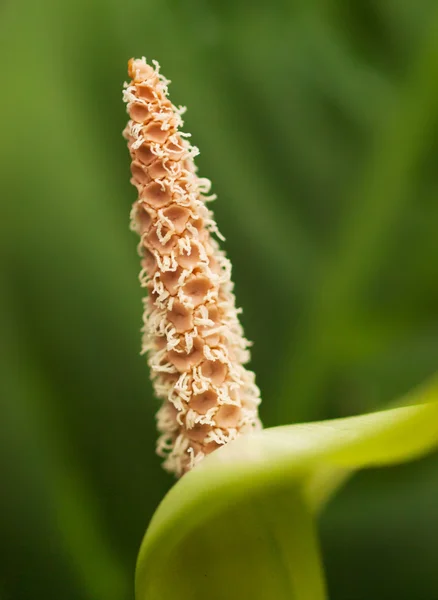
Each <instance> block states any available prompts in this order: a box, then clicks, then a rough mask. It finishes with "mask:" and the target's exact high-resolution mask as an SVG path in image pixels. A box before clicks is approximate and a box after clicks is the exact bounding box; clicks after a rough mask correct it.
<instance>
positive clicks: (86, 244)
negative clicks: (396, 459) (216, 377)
mask: <svg viewBox="0 0 438 600" xmlns="http://www.w3.org/2000/svg"><path fill="white" fill-rule="evenodd" d="M0 49H1V53H0V66H1V74H2V86H1V87H2V92H1V100H0V115H1V141H0V174H1V202H2V204H1V217H0V248H1V262H2V265H1V266H2V268H1V290H0V298H1V300H0V301H1V308H0V315H1V316H0V320H1V321H0V327H1V367H0V369H1V372H0V387H1V401H2V408H1V425H0V440H1V441H0V444H1V446H0V447H1V459H0V468H1V474H0V481H1V495H0V536H1V541H2V553H3V556H2V561H1V563H0V598H1V600H25V599H26V600H27V599H30V598H32V599H33V600H37V599H43V598H44V599H47V598H62V599H63V600H125V599H126V600H128V599H132V597H133V591H132V581H133V572H134V564H135V558H136V553H137V550H138V547H139V544H140V540H141V537H142V535H143V532H144V530H145V528H146V526H147V523H148V521H149V519H150V517H151V515H152V513H153V511H154V509H155V507H156V506H157V504H158V502H159V501H160V499H161V498H162V496H163V495H164V493H165V492H166V490H167V489H168V488H169V487H170V486H171V485H172V482H173V480H172V478H171V477H170V476H168V475H166V474H165V473H164V472H163V471H162V469H161V467H160V462H159V459H158V458H157V457H156V456H155V454H154V444H155V438H156V435H155V423H154V413H155V411H156V409H157V401H156V400H155V399H154V398H153V396H152V392H151V386H150V383H149V380H148V370H147V367H146V364H145V360H144V358H142V357H140V356H139V348H140V333H139V329H140V325H141V302H140V298H141V292H140V287H139V285H138V282H137V273H138V271H139V264H138V262H139V261H138V257H137V255H136V243H137V240H136V238H135V236H134V235H133V234H132V233H131V232H130V231H129V229H128V220H129V219H128V217H129V211H130V206H131V203H132V202H133V200H134V198H135V192H134V189H133V188H131V186H130V184H129V164H128V153H127V150H126V148H125V143H124V140H123V139H122V137H121V130H122V128H123V127H124V124H125V122H126V114H125V112H124V107H123V105H122V101H121V86H122V83H123V81H124V80H125V79H126V77H127V76H126V62H127V59H128V58H129V57H131V56H142V55H146V57H147V58H148V59H152V58H156V59H158V60H159V61H160V63H161V66H162V71H163V72H164V74H165V75H166V76H167V77H169V78H170V79H171V80H172V82H173V83H172V86H171V97H172V100H173V101H174V103H175V104H185V105H187V106H188V108H189V111H188V113H187V115H186V127H185V129H186V131H190V132H192V134H193V143H194V144H195V145H197V146H199V147H200V149H201V156H200V157H199V160H198V164H199V166H200V171H201V174H202V175H204V176H207V177H209V178H211V179H212V180H213V184H214V191H215V192H216V193H217V194H218V195H219V200H218V201H217V203H215V205H214V209H215V213H216V216H217V220H218V222H219V226H220V228H221V230H222V232H223V233H224V234H225V236H226V237H227V242H226V249H227V251H228V253H229V255H230V257H231V259H232V262H233V265H234V279H235V281H236V292H237V298H238V303H239V305H241V306H243V307H244V314H243V321H244V325H245V329H246V334H247V336H248V337H249V338H250V339H252V340H254V341H255V345H254V348H253V362H252V366H253V368H254V369H255V371H256V373H257V377H258V383H259V385H260V387H261V389H262V395H263V399H264V402H263V405H262V408H261V413H262V418H263V421H264V423H265V424H266V425H268V426H269V425H274V424H280V423H287V422H292V421H298V420H310V419H322V418H329V417H334V416H344V415H349V414H357V413H359V412H362V411H367V410H372V409H375V408H376V407H380V406H384V405H385V403H386V402H389V401H391V400H393V399H394V398H396V397H398V396H399V395H400V394H403V393H405V392H406V391H408V390H409V389H410V388H411V387H412V386H415V385H416V384H418V383H420V382H421V381H422V380H423V379H424V378H426V377H427V376H429V375H431V374H432V373H433V371H434V370H435V369H436V366H437V364H438V268H437V265H438V201H437V197H438V170H437V162H438V136H437V132H438V5H437V3H436V2H434V1H433V0H406V1H403V2H401V1H400V0H356V1H355V2H348V1H347V0H325V1H323V0H313V1H312V0H308V1H304V0H301V1H298V0H297V1H285V0H284V1H282V0H273V1H272V2H258V1H257V0H208V1H207V0H204V1H202V0H185V1H184V2H177V1H176V0H173V1H171V0H167V1H164V0H155V1H154V2H152V1H150V0H142V1H141V2H138V1H136V0H125V1H124V2H120V1H116V0H76V2H73V3H70V2H67V3H60V2H55V1H54V0H41V1H40V2H33V1H32V0H19V1H16V2H12V0H3V2H2V3H1V5H0ZM437 498H438V461H437V457H436V456H435V457H429V458H428V459H425V460H422V461H420V462H417V463H416V464H412V465H407V466H404V467H397V468H393V469H385V470H382V471H377V470H376V471H369V472H366V473H363V474H361V475H359V476H357V477H355V478H354V479H353V480H352V481H351V482H350V483H349V484H348V485H347V486H346V487H345V488H344V489H343V491H342V492H341V493H340V495H338V496H337V498H336V499H335V500H334V501H333V502H332V503H331V505H330V506H329V508H328V510H327V511H326V512H325V514H324V516H323V518H322V521H321V536H322V544H323V550H324V557H325V562H326V566H327V572H328V581H329V588H330V597H331V599H332V600H369V599H371V598H373V599H374V598H375V599H383V600H385V599H388V600H389V599H397V600H408V599H409V600H413V599H415V600H438V569H437V564H438V501H437ZM169 575H170V576H171V572H170V573H169ZM176 600H177V599H176Z"/></svg>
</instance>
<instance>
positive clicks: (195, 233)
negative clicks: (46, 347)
mask: <svg viewBox="0 0 438 600" xmlns="http://www.w3.org/2000/svg"><path fill="white" fill-rule="evenodd" d="M129 76H130V78H131V80H130V82H129V83H127V84H125V89H124V99H125V101H126V103H127V110H128V113H129V116H130V120H129V122H128V125H127V127H126V129H125V131H124V135H125V138H126V139H127V141H128V148H129V152H130V155H131V160H132V162H131V173H132V179H131V182H132V183H133V184H134V185H135V187H136V188H137V191H138V198H137V199H136V201H135V202H134V205H133V209H132V214H131V220H132V228H133V229H134V230H135V231H136V232H137V233H138V234H139V235H140V244H139V253H140V256H141V264H142V270H141V273H140V281H141V285H142V286H143V287H144V288H145V289H146V290H147V296H146V298H145V300H144V306H145V312H144V330H143V331H144V341H143V351H144V352H146V353H148V361H149V365H150V368H151V374H152V380H153V384H154V388H155V392H156V395H157V396H158V397H159V398H160V399H161V400H162V402H163V404H162V407H161V408H160V410H159V411H158V429H159V431H160V433H161V435H160V437H159V440H158V453H159V454H160V455H162V456H163V457H164V458H165V461H164V466H165V468H166V469H167V470H169V471H171V472H173V473H175V474H176V475H177V476H181V475H183V477H181V478H180V480H179V481H178V482H177V483H176V484H175V486H174V487H173V488H172V489H171V490H170V492H169V493H168V494H167V496H166V497H165V498H164V500H163V501H162V503H161V504H160V506H159V507H158V509H157V511H156V513H155V515H154V516H153V518H152V521H151V523H150V525H149V527H148V530H147V532H146V535H145V538H144V540H143V544H142V547H141V550H140V554H139V558H138V564H137V573H136V597H137V600H204V599H207V598H208V599H209V600H246V599H251V600H273V599H275V600H282V599H284V600H286V599H287V600H291V599H295V600H323V599H324V598H326V588H325V583H324V574H323V568H322V561H321V558H320V553H319V547H318V540H317V535H316V530H315V517H316V515H317V513H318V511H319V510H320V508H321V507H322V506H323V505H324V503H325V501H326V500H327V498H328V497H329V496H330V495H331V494H333V493H334V492H335V491H336V489H337V488H338V487H339V485H340V484H341V483H342V482H343V481H344V480H345V479H346V477H347V476H348V475H349V474H351V473H352V472H354V471H355V470H357V469H360V468H364V467H368V466H379V465H380V466H384V465H389V464H393V463H398V462H400V461H404V460H409V459H413V458H416V457H418V456H421V455H422V454H424V453H426V452H429V451H432V450H434V449H436V448H437V446H438V402H437V399H438V381H432V382H431V383H430V384H429V385H427V386H425V387H424V388H422V389H420V390H418V391H417V392H415V393H414V394H413V395H412V396H411V397H410V398H408V399H406V400H405V402H404V403H405V404H410V406H405V407H400V408H394V409H391V410H386V411H381V412H376V413H372V414H367V415H361V416H357V417H350V418H346V419H337V420H332V421H325V422H320V423H310V424H299V425H287V426H282V427H273V428H270V429H264V430H263V429H262V428H261V424H260V421H259V418H258V405H259V402H260V393H259V390H258V388H257V386H256V385H255V381H254V374H253V373H252V372H251V371H249V370H248V369H246V368H245V366H244V365H245V364H246V363H247V361H248V360H249V353H248V347H249V343H248V341H247V340H246V339H245V338H244V337H243V332H242V328H241V325H240V323H239V320H238V312H239V311H238V310H237V309H236V307H235V297H234V294H233V285H232V282H231V278H230V275H231V266H230V263H229V261H228V259H227V258H226V257H225V254H224V253H223V251H222V250H221V249H220V247H219V242H218V239H221V236H220V234H219V232H218V229H217V226H216V223H215V220H214V217H213V214H212V212H211V211H210V210H209V209H208V208H207V206H206V202H207V201H209V200H211V199H213V197H212V196H208V193H209V189H210V182H209V181H208V180H206V179H201V178H200V177H198V175H197V172H196V168H195V166H194V163H193V159H194V157H195V156H196V154H197V149H196V148H195V147H193V146H191V145H190V143H189V142H188V139H187V135H186V134H184V133H182V132H181V131H180V127H181V126H182V119H181V115H182V112H183V110H182V109H181V108H176V107H175V106H174V105H173V104H171V102H170V101H169V100H168V87H167V85H168V83H169V82H168V81H167V80H166V79H165V78H164V77H163V76H162V75H161V74H160V72H159V66H158V64H157V63H155V62H154V63H153V66H150V65H149V64H147V63H146V61H145V60H144V59H141V60H138V59H137V60H134V59H131V60H130V61H129Z"/></svg>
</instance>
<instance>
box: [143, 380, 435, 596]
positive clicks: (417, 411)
mask: <svg viewBox="0 0 438 600" xmlns="http://www.w3.org/2000/svg"><path fill="white" fill-rule="evenodd" d="M416 400H417V401H420V402H421V401H424V400H430V401H431V402H429V403H428V404H420V405H418V406H412V407H406V408H397V409H392V410H388V411H383V412H376V413H371V414H369V415H362V416H359V417H350V418H347V419H338V420H332V421H324V422H320V423H311V424H307V425H287V426H283V427H274V428H271V429H266V430H264V431H262V432H260V433H259V434H255V435H252V436H247V437H242V438H240V439H239V440H236V441H235V442H233V443H231V444H229V445H228V446H227V447H225V448H223V449H221V450H220V451H218V452H216V453H213V454H212V455H211V456H210V457H208V459H206V460H205V461H204V462H203V463H202V465H200V466H199V468H197V469H195V470H194V471H192V472H191V473H189V474H188V475H186V476H184V477H183V478H182V480H181V481H180V482H178V483H177V485H175V486H174V487H173V488H172V489H171V491H170V492H169V493H168V495H167V496H166V497H165V498H164V500H163V502H162V503H161V505H160V506H159V508H158V510H157V512H156V513H155V515H154V517H153V519H152V521H151V524H150V526H149V529H148V531H147V533H146V536H145V539H144V541H143V545H142V547H141V550H140V554H139V558H138V564H137V598H138V599H139V600H155V598H156V599H157V600H158V599H159V598H163V599H167V598H169V600H170V599H171V598H176V597H178V598H180V599H181V600H183V599H185V598H187V599H192V600H195V599H197V598H199V599H201V598H206V597H211V598H217V599H220V598H229V599H230V600H233V599H234V598H235V599H236V600H237V599H239V598H242V597H243V596H246V597H248V598H253V599H254V600H259V599H260V600H264V599H268V598H273V597H275V598H278V599H281V598H285V599H286V598H287V599H290V598H295V599H296V600H311V599H312V600H320V599H323V598H325V597H326V596H325V592H324V582H323V578H322V566H321V563H320V559H319V553H318V543H317V540H316V535H315V531H314V523H313V517H312V512H313V511H314V510H315V509H317V508H319V506H320V504H321V502H323V501H325V500H326V497H327V492H328V491H330V493H332V492H333V491H334V487H335V486H336V485H337V484H338V483H339V478H338V474H339V472H342V473H345V472H348V471H351V470H356V469H360V468H363V467H370V466H375V465H380V466H382V465H389V464H391V463H397V462H400V461H402V460H408V459H411V458H413V457H414V458H416V457H418V456H419V455H421V454H422V453H424V452H427V451H430V450H432V449H435V448H436V447H437V446H438V402H437V400H438V385H437V383H435V385H431V386H430V388H428V389H426V390H424V391H422V392H421V393H420V394H418V397H417V398H416Z"/></svg>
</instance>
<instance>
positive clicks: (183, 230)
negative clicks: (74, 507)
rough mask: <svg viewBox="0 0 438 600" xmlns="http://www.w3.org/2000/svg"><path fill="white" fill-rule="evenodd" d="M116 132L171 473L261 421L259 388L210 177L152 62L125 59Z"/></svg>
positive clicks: (161, 450) (161, 448)
mask: <svg viewBox="0 0 438 600" xmlns="http://www.w3.org/2000/svg"><path fill="white" fill-rule="evenodd" d="M128 73H129V77H130V78H131V81H130V82H129V83H128V84H125V88H124V100H125V102H126V103H127V111H128V114H129V117H130V120H129V121H128V125H127V126H126V128H125V130H124V132H123V134H124V137H125V138H126V139H127V141H128V148H129V152H130V155H131V160H132V162H131V173H132V179H131V182H132V184H133V185H134V186H135V187H136V188H137V191H138V198H137V200H136V201H135V202H134V205H133V209H132V213H131V226H132V229H134V230H135V231H136V232H137V233H138V234H139V235H140V244H139V253H140V255H141V257H142V260H141V266H142V270H141V272H140V281H141V285H142V287H144V288H146V289H147V296H146V298H145V299H144V328H143V332H144V337H143V345H142V351H143V352H147V354H148V363H149V366H150V368H151V374H152V381H153V385H154V389H155V393H156V395H157V396H158V397H159V398H160V399H162V400H163V405H162V406H161V408H160V409H159V411H158V414H157V421H158V429H159V431H160V434H161V435H160V437H159V439H158V444H157V451H158V454H159V455H160V456H163V457H164V458H165V461H164V467H165V468H166V469H167V470H169V471H172V472H174V473H175V474H176V475H177V476H180V475H182V474H183V473H184V472H186V471H187V470H189V469H190V468H192V467H193V466H195V465H196V464H197V463H198V462H199V461H200V460H202V458H203V457H204V456H205V455H206V454H209V453H210V452H212V451H213V450H215V449H217V448H219V447H220V446H222V445H223V444H226V443H227V442H229V441H230V440H233V439H234V438H236V437H237V436H238V435H240V434H242V433H247V432H250V431H253V430H254V429H259V428H260V427H261V425H260V421H259V418H258V405H259V403H260V392H259V389H258V387H257V386H256V385H255V382H254V374H253V373H252V372H251V371H249V370H247V369H245V367H244V366H243V365H244V364H245V363H246V362H247V361H248V360H249V352H248V346H249V342H248V341H247V340H246V339H245V338H244V337H243V331H242V327H241V325H240V323H239V319H238V313H239V311H238V310H237V309H236V306H235V297H234V294H233V284H232V282H231V277H230V276H231V265H230V262H229V260H228V259H227V258H226V256H225V254H224V252H223V251H222V250H220V248H219V244H218V242H217V239H216V238H219V239H222V238H221V236H220V234H219V232H218V230H217V227H216V223H215V221H214V218H213V214H212V212H211V211H210V210H209V209H208V208H207V206H206V202H207V201H209V200H213V199H214V196H208V193H209V190H210V182H209V181H208V180H207V179H203V178H202V179H201V178H200V177H198V175H197V173H196V168H195V166H194V163H193V158H194V157H195V156H196V155H197V154H198V150H197V148H195V147H193V146H191V145H190V143H189V142H188V139H187V138H188V137H189V136H188V135H187V134H184V133H182V132H181V131H180V128H181V126H182V125H183V121H182V119H181V114H182V113H183V109H182V108H176V107H175V106H174V105H173V104H172V103H171V102H170V101H169V100H168V98H167V96H168V89H167V84H168V83H169V81H167V80H166V79H165V78H164V77H163V76H162V75H161V74H160V73H159V65H158V63H156V62H154V63H153V66H150V65H148V64H147V63H146V61H145V59H144V58H143V59H141V60H140V59H136V60H134V59H131V60H130V61H129V64H128Z"/></svg>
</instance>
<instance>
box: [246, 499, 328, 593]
mask: <svg viewBox="0 0 438 600" xmlns="http://www.w3.org/2000/svg"><path fill="white" fill-rule="evenodd" d="M257 505H258V508H259V513H260V514H261V518H262V519H263V520H264V521H266V522H267V523H268V524H269V529H270V530H271V531H272V533H273V542H274V543H273V545H274V546H275V547H276V549H277V552H278V554H279V562H281V563H282V564H283V566H284V570H285V573H286V577H287V579H288V581H289V585H290V590H291V598H293V600H325V599H326V598H327V593H326V584H325V578H324V570H323V565H322V560H321V553H320V548H319V541H318V537H317V532H316V522H315V519H314V517H313V516H312V514H311V512H310V510H309V506H308V505H307V504H306V502H305V501H304V499H303V497H302V492H301V491H300V490H298V488H297V489H295V490H292V491H291V489H290V488H289V489H281V490H275V491H273V493H272V494H268V495H266V496H263V497H261V498H260V499H258V500H257Z"/></svg>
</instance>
